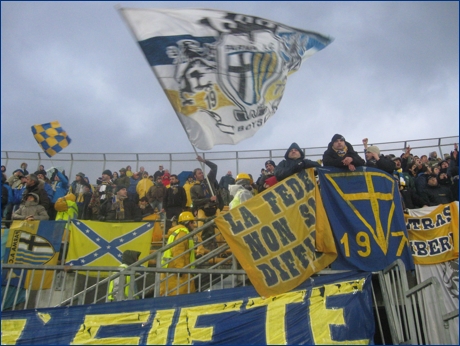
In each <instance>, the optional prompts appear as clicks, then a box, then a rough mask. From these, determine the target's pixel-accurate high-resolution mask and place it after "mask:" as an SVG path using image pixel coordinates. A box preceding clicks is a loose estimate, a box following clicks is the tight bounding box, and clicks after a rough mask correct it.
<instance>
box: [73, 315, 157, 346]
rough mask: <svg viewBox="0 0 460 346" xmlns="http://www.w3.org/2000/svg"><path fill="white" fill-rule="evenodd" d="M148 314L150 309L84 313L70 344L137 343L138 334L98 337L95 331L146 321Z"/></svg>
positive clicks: (138, 339)
mask: <svg viewBox="0 0 460 346" xmlns="http://www.w3.org/2000/svg"><path fill="white" fill-rule="evenodd" d="M149 316H150V311H140V312H135V313H133V312H123V313H118V314H98V315H86V316H85V320H84V321H83V324H82V325H81V326H80V329H79V330H78V332H77V334H76V335H75V338H74V339H73V341H72V343H71V345H139V341H140V337H139V336H128V337H121V336H117V337H115V338H100V337H97V332H98V330H99V328H101V327H103V326H114V325H126V324H141V323H146V322H147V320H148V318H149Z"/></svg>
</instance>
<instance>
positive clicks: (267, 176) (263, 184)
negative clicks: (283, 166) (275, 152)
mask: <svg viewBox="0 0 460 346" xmlns="http://www.w3.org/2000/svg"><path fill="white" fill-rule="evenodd" d="M275 168H276V164H275V162H274V161H273V160H267V161H265V170H263V171H262V174H261V176H260V178H259V179H257V192H259V193H260V192H262V191H265V190H266V189H268V188H269V187H270V186H273V185H275V184H276V183H277V182H278V181H277V180H276V177H275ZM267 180H268V181H269V182H271V183H268V182H267Z"/></svg>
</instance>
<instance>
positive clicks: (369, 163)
mask: <svg viewBox="0 0 460 346" xmlns="http://www.w3.org/2000/svg"><path fill="white" fill-rule="evenodd" d="M365 155H366V167H373V168H378V169H381V170H382V171H385V172H387V173H388V174H391V175H393V172H394V170H395V169H396V165H395V163H394V162H393V161H392V160H390V159H387V158H386V157H385V156H383V155H380V149H379V147H377V146H375V145H371V146H369V147H367V149H366V154H365Z"/></svg>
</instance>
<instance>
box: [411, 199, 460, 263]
mask: <svg viewBox="0 0 460 346" xmlns="http://www.w3.org/2000/svg"><path fill="white" fill-rule="evenodd" d="M404 218H405V220H406V228H407V230H408V233H409V241H410V246H411V249H412V257H413V259H414V263H415V264H437V263H442V262H447V261H450V260H453V259H456V258H458V255H459V253H458V238H459V234H458V208H457V204H456V203H455V202H453V203H450V204H442V205H440V206H439V207H438V208H436V209H435V210H433V211H432V212H431V213H429V214H426V215H423V216H410V215H407V214H405V215H404Z"/></svg>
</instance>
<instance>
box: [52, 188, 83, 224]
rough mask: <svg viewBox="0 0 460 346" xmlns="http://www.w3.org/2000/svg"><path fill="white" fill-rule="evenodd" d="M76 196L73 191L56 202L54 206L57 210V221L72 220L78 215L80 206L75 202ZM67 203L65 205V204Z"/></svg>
mask: <svg viewBox="0 0 460 346" xmlns="http://www.w3.org/2000/svg"><path fill="white" fill-rule="evenodd" d="M76 199H77V198H76V196H75V195H74V194H73V193H69V194H67V195H65V196H64V197H61V198H59V200H58V201H56V203H55V204H54V208H55V209H56V211H57V214H56V219H55V220H56V221H58V220H72V219H76V218H77V216H78V206H77V203H76V202H75V200H76ZM64 203H65V205H64Z"/></svg>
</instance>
